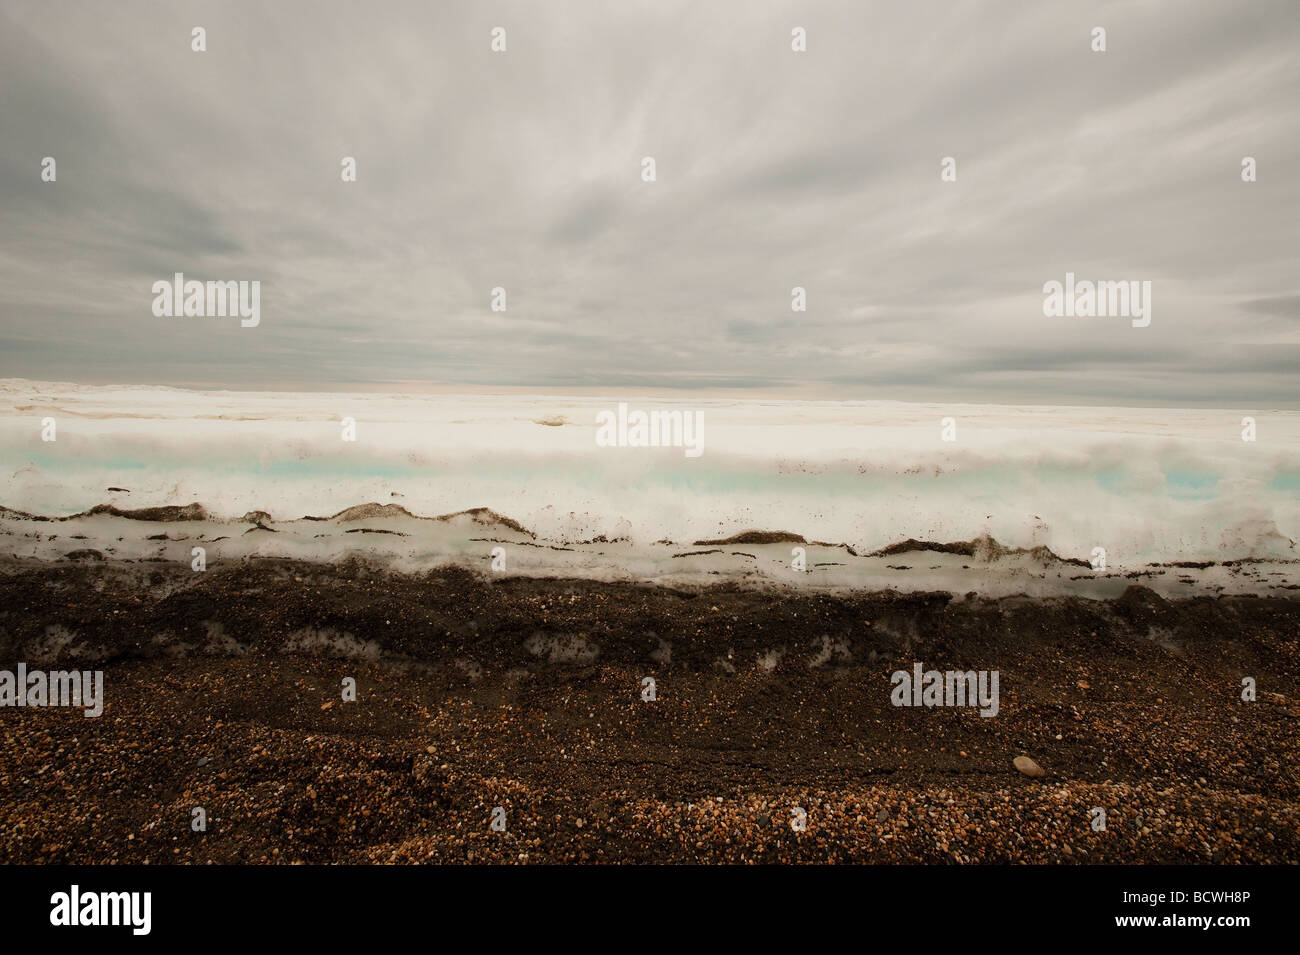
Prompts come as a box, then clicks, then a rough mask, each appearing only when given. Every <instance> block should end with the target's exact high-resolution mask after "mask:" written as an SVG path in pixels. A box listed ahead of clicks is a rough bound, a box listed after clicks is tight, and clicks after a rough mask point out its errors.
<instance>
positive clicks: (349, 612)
mask: <svg viewBox="0 0 1300 955" xmlns="http://www.w3.org/2000/svg"><path fill="white" fill-rule="evenodd" d="M0 634H2V636H0V668H10V669H12V668H13V667H14V666H15V665H16V663H17V662H18V661H24V662H26V663H27V665H28V666H29V667H37V666H43V667H46V668H50V669H55V668H59V669H71V668H78V669H102V670H103V671H104V686H105V694H106V698H107V706H106V709H105V712H104V715H103V716H102V717H99V718H97V719H87V718H85V717H83V716H82V714H81V712H80V711H79V710H65V709H52V708H44V709H39V708H7V709H0V733H2V734H3V742H2V745H0V789H2V790H3V792H4V793H5V794H6V795H5V797H4V798H3V799H2V800H0V846H2V847H3V848H2V849H0V859H2V860H3V861H4V862H59V863H103V862H131V863H139V862H149V863H168V862H178V863H195V864H201V863H207V862H241V863H242V862H284V863H288V862H310V863H325V862H360V863H370V862H402V863H405V862H426V861H430V862H463V861H472V862H528V863H546V862H575V861H580V862H734V863H741V862H776V861H796V862H881V863H890V862H925V863H966V862H1031V863H1070V864H1073V863H1092V862H1122V863H1159V862H1170V863H1181V862H1203V863H1214V862H1222V863H1256V862H1289V863H1296V862H1300V772H1298V770H1300V755H1298V753H1300V749H1298V748H1297V735H1298V734H1297V720H1298V718H1300V665H1298V664H1297V649H1298V648H1297V643H1300V602H1297V601H1296V600H1294V599H1288V598H1285V597H1266V598H1255V597H1218V598H1211V597H1202V598H1194V599H1188V600H1179V601H1166V600H1164V599H1163V598H1161V597H1159V596H1157V595H1156V594H1154V593H1152V592H1151V591H1149V590H1146V589H1144V588H1142V587H1139V586H1134V587H1131V588H1129V589H1128V590H1127V591H1126V592H1125V593H1124V594H1123V596H1122V597H1120V598H1119V599H1116V600H1111V601H1095V600H1084V599H1079V598H1063V599H1057V600H1041V599H1035V600H1030V599H1020V598H1004V599H1000V600H990V599H980V598H974V597H972V598H970V599H967V598H963V597H961V596H952V595H949V594H945V593H931V594H906V595H904V594H899V593H892V592H886V593H871V594H854V595H840V596H831V595H826V594H816V593H807V592H796V591H793V590H789V589H755V588H747V587H746V588H742V587H727V586H719V587H714V588H705V589H689V590H688V589H678V590H674V589H667V588H662V587H651V586H642V585H637V584H619V583H596V582H591V581H577V580H561V579H543V578H508V577H506V578H488V577H482V576H478V575H476V574H473V573H470V572H468V571H464V570H455V569H448V570H442V571H435V572H431V573H426V574H421V575H397V574H391V573H388V572H384V571H381V570H379V569H377V568H374V567H370V566H367V565H365V564H362V563H359V562H352V563H348V564H344V565H338V566H335V565H321V564H307V563H297V562H287V561H271V560H264V561H249V562H246V563H243V564H240V565H238V566H230V565H226V566H223V567H219V568H213V569H210V570H208V571H207V572H206V573H191V572H190V571H189V569H188V568H187V567H184V566H183V565H182V566H177V565H175V564H170V563H169V564H162V563H160V564H156V565H152V566H147V565H123V564H118V563H115V562H112V561H109V562H102V563H101V562H95V563H92V564H80V563H71V562H69V563H62V564H49V563H44V562H35V561H31V562H22V563H20V562H11V563H8V564H6V565H5V566H4V567H3V568H0ZM917 662H920V663H922V664H923V665H924V667H925V668H926V669H938V670H948V669H956V670H997V671H999V674H1000V709H999V712H998V715H997V716H995V717H993V718H983V717H981V716H980V715H979V713H978V712H977V711H976V710H975V709H973V708H944V707H938V708H904V707H895V706H893V705H891V702H890V690H891V683H890V674H891V673H892V672H893V671H895V670H899V669H902V670H909V671H910V670H911V668H912V666H913V664H914V663H917ZM1247 676H1250V677H1254V678H1255V679H1256V681H1257V682H1258V693H1259V695H1258V699H1257V701H1255V702H1253V703H1247V702H1243V701H1242V700H1241V680H1242V678H1243V677H1247ZM346 677H351V678H354V679H355V680H356V684H357V700H356V701H355V702H344V701H342V700H341V699H340V685H341V682H342V681H343V680H344V678H346ZM646 677H652V678H653V679H654V681H655V690H656V695H657V699H655V700H654V701H651V702H647V701H644V700H643V699H642V692H643V689H642V688H643V682H642V681H643V680H644V678H646ZM1020 755H1027V756H1029V757H1031V758H1033V759H1034V760H1036V761H1037V763H1039V764H1040V765H1041V766H1042V768H1043V769H1044V770H1045V771H1046V775H1045V776H1044V777H1043V778H1041V779H1032V778H1029V777H1027V776H1024V775H1022V774H1021V773H1020V772H1018V771H1017V770H1016V769H1015V767H1014V766H1013V765H1012V760H1013V759H1014V758H1015V757H1016V756H1020ZM498 806H499V807H502V808H503V809H504V822H505V828H504V831H494V830H493V829H492V828H491V822H492V819H493V811H494V809H495V808H496V807H498ZM194 807H203V808H204V810H205V812H206V814H207V817H208V829H207V831H206V832H194V831H192V829H191V824H190V823H191V818H192V810H193V809H194ZM796 807H797V808H799V809H801V810H803V812H804V814H805V817H806V829H805V831H802V832H796V831H795V830H794V829H793V828H792V826H791V820H792V819H793V818H794V817H795V815H796V814H795V813H794V810H795V808H796ZM1094 807H1101V808H1104V809H1105V811H1106V816H1107V819H1106V822H1107V825H1106V829H1105V830H1104V831H1094V830H1093V829H1092V828H1091V826H1090V819H1091V818H1092V814H1091V810H1092V809H1093V808H1094Z"/></svg>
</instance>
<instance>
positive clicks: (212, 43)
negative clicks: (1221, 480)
mask: <svg viewBox="0 0 1300 955" xmlns="http://www.w3.org/2000/svg"><path fill="white" fill-rule="evenodd" d="M196 26H202V27H204V28H205V29H206V33H207V52H204V53H195V52H193V51H192V50H191V48H190V46H191V29H192V28H193V27H196ZM496 26H501V27H504V28H505V30H506V38H507V51H506V52H505V53H493V52H492V51H491V49H490V42H491V36H490V32H491V30H492V28H493V27H496ZM1095 26H1103V27H1105V28H1106V30H1107V46H1108V51H1107V52H1106V53H1104V54H1099V53H1094V52H1092V51H1091V49H1090V44H1091V37H1090V33H1091V30H1092V28H1093V27H1095ZM794 27H804V28H805V29H806V30H807V36H808V40H807V45H808V50H807V52H806V53H794V52H792V50H791V30H792V29H793V28H794ZM1298 121H1300V6H1298V5H1297V4H1296V3H1295V2H1294V0H1275V2H1274V0H1244V2H1239V3H1188V2H1175V0H1168V2H1166V0H1122V2H1113V3H1087V2H1069V3H1062V2H1050V3H1044V2H1040V3H1032V2H1025V0H1017V2H1004V0H984V2H979V3H959V2H953V0H945V2H939V0H935V2H918V0H889V2H873V3H866V2H861V0H853V2H843V3H840V2H789V3H769V2H758V0H745V2H740V0H737V2H719V3H701V2H698V0H696V2H684V3H676V2H670V0H653V2H644V3H639V2H629V0H619V2H617V3H611V2H590V3H587V2H570V0H545V2H539V0H525V2H521V3H506V2H488V0H481V2H470V0H463V2H443V0H439V2H421V3H396V2H384V0H369V2H363V3H346V4H345V3H338V2H321V0H314V2H306V3H296V2H284V0H278V2H275V3H244V2H231V0H221V2H212V3H185V2H159V3H141V2H131V0H118V2H112V3H105V2H102V0H94V2H78V3H64V2H57V0H42V2H16V0H15V2H11V0H0V217H2V219H0V221H2V222H3V226H2V228H0V377H24V378H36V379H55V380H66V381H76V382H82V383H89V384H96V383H121V382H145V383H157V384H172V385H218V386H227V387H234V388H282V387H311V388H329V387H341V388H356V387H362V386H365V387H383V388H390V387H415V386H416V385H417V384H419V385H453V386H457V385H458V386H466V387H468V386H474V387H487V388H499V387H526V388H529V389H536V390H550V391H560V392H563V391H566V390H570V391H577V390H582V389H587V388H591V387H596V388H600V389H603V390H606V391H609V392H622V391H630V392H633V393H644V392H654V393H668V392H670V391H683V392H709V393H715V392H719V391H721V392H724V393H735V394H737V395H773V396H782V395H790V396H801V395H808V396H813V395H816V396H824V397H844V398H855V399H856V398H898V399H909V400H916V401H940V400H943V401H950V400H966V401H1015V402H1032V403H1070V402H1075V401H1085V402H1093V403H1107V404H1163V403H1176V404H1181V403H1198V404H1201V403H1209V404H1220V405H1225V406H1230V407H1238V406H1250V407H1254V406H1259V407H1282V406H1287V407H1293V406H1296V405H1297V404H1300V386H1298V385H1297V375H1296V371H1297V368H1298V367H1300V220H1298V218H1297V217H1298V215H1300V183H1298V181H1297V177H1300V126H1298ZM45 156H53V157H55V159H56V162H57V174H58V179H57V182H54V183H45V182H42V181H41V161H42V158H43V157H45ZM344 156H354V157H355V158H356V161H357V173H358V181H357V182H355V183H344V182H342V181H341V178H340V160H341V159H342V157H344ZM643 156H653V157H654V158H655V160H656V165H657V176H658V179H657V181H656V182H653V183H647V182H643V181H642V178H641V159H642V157H643ZM945 156H952V157H954V158H955V159H956V162H957V181H956V182H953V183H945V182H941V181H940V161H941V159H942V158H943V157H945ZM1244 156H1253V157H1255V158H1256V160H1257V162H1258V181H1257V182H1255V183H1253V184H1246V183H1243V182H1242V181H1241V161H1242V157H1244ZM1067 271H1072V272H1074V273H1076V275H1077V276H1078V277H1079V278H1080V279H1104V280H1120V279H1137V280H1150V281H1151V282H1152V287H1153V291H1152V299H1153V301H1152V321H1151V324H1150V326H1149V327H1147V328H1134V327H1132V325H1131V323H1130V322H1129V321H1128V320H1126V319H1123V318H1092V319H1083V318H1046V317H1044V315H1043V292H1042V288H1043V283H1045V282H1047V281H1050V280H1052V279H1056V280H1062V279H1064V276H1065V273H1066V272H1067ZM175 272H183V273H185V275H186V276H187V277H188V278H197V279H203V280H206V279H223V280H225V279H234V280H238V279H250V280H251V279H258V280H260V281H261V282H262V293H261V297H262V300H261V312H262V317H261V325H260V326H259V327H257V328H241V327H240V325H239V322H238V320H237V319H220V318H188V319H186V318H155V317H154V315H153V313H152V310H151V305H152V301H153V293H152V291H151V287H152V285H153V283H154V282H155V281H158V280H159V279H168V278H170V277H171V276H172V275H173V273H175ZM494 286H503V287H505V289H506V290H507V295H508V310H507V311H506V312H504V313H494V312H492V311H491V310H490V309H489V301H490V293H491V290H492V288H493V287H494ZM793 286H803V287H805V288H806V289H807V294H808V311H807V312H806V313H793V312H792V311H791V309H790V290H791V288H792V287H793Z"/></svg>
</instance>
